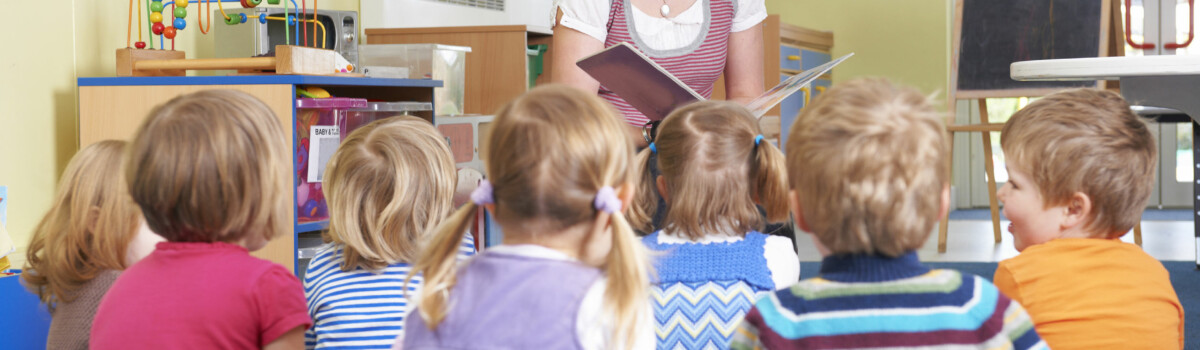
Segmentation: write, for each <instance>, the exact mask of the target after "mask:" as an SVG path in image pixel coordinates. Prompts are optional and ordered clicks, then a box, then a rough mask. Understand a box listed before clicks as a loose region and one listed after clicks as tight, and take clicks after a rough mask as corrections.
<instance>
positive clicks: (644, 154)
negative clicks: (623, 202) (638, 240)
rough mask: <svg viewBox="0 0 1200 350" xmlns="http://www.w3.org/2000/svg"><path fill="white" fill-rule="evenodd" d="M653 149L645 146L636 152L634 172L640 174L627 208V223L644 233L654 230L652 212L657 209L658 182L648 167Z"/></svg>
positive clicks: (649, 166)
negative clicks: (631, 201) (630, 202)
mask: <svg viewBox="0 0 1200 350" xmlns="http://www.w3.org/2000/svg"><path fill="white" fill-rule="evenodd" d="M652 152H654V151H653V149H652V148H649V147H647V148H646V149H643V150H642V151H641V152H638V154H637V158H635V159H634V164H635V165H636V169H634V174H641V175H640V176H639V177H638V179H637V191H636V192H637V194H636V195H635V196H634V198H633V204H632V206H631V207H632V208H629V223H628V224H629V225H630V226H632V227H633V228H634V229H637V230H640V231H642V232H645V233H651V232H653V231H654V214H655V212H656V211H657V210H658V184H657V179H655V176H654V174H651V173H650V168H651V167H653V165H654V164H651V163H650V162H651V161H653V160H654V159H655V157H652V154H651V153H652Z"/></svg>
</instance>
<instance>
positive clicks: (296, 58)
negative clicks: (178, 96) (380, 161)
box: [117, 0, 353, 77]
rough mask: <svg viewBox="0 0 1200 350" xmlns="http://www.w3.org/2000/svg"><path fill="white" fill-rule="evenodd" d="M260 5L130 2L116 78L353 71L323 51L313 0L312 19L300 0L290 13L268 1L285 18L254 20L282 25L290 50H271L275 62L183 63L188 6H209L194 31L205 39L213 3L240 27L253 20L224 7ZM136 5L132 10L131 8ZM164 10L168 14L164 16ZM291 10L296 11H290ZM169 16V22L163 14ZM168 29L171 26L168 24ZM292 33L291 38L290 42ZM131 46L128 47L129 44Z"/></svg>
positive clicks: (245, 1)
mask: <svg viewBox="0 0 1200 350" xmlns="http://www.w3.org/2000/svg"><path fill="white" fill-rule="evenodd" d="M262 1H263V0H190V1H189V0H174V1H172V0H167V1H163V0H129V23H128V25H127V28H126V37H125V45H126V47H125V48H123V49H117V76H123V77H128V76H134V77H140V76H182V75H184V74H185V71H187V70H237V71H238V72H239V73H264V72H265V73H275V74H309V75H330V74H336V73H345V72H348V71H349V70H351V69H353V67H349V66H345V65H339V63H340V62H341V61H344V59H342V60H339V58H340V57H339V55H338V54H337V52H334V51H332V50H325V49H324V47H325V44H326V43H325V39H324V38H325V25H324V24H322V23H321V22H320V21H318V20H316V18H317V8H316V7H317V0H313V9H312V11H313V13H312V16H311V17H308V16H306V13H307V10H308V9H307V7H308V4H307V0H301V2H300V5H299V6H297V4H296V0H290V3H291V5H292V6H291V8H290V9H289V6H288V3H289V1H285V0H267V3H269V4H272V5H275V4H279V3H281V2H282V3H283V8H284V14H286V16H284V17H279V16H267V15H266V14H265V13H264V14H260V15H259V16H257V18H254V19H253V20H256V21H258V22H259V23H260V24H266V23H267V21H286V23H287V25H286V26H284V27H285V29H284V37H285V39H286V42H287V43H291V44H292V45H279V46H277V47H276V48H275V56H274V57H245V58H205V59H187V58H186V56H185V55H184V52H183V51H176V50H175V37H176V36H177V35H179V31H182V30H185V29H187V28H188V27H189V26H188V23H187V16H188V4H196V7H200V6H201V5H202V4H203V5H207V6H208V8H207V9H206V10H202V11H201V14H200V15H198V16H196V26H195V28H198V29H199V30H200V33H201V34H208V31H209V30H210V29H211V28H212V21H213V18H212V17H213V16H212V13H213V12H212V3H214V2H215V3H217V9H218V11H219V12H220V13H221V16H222V17H224V18H223V19H222V20H223V21H224V22H225V24H226V25H243V24H246V23H247V22H248V21H250V20H251V18H249V17H247V16H246V15H245V14H233V15H228V14H225V7H224V5H222V3H225V2H238V3H240V4H241V6H242V7H244V8H253V7H257V6H258V5H260V4H262ZM143 2H144V3H145V14H146V18H145V20H144V21H143V18H142V13H143V12H142V5H143ZM135 4H136V6H135ZM168 6H169V7H170V8H169V11H168ZM134 7H136V8H137V9H136V13H137V23H138V24H137V28H138V29H137V33H138V41H137V42H132V41H133V34H132V33H133V21H134V19H133V18H134V13H135V9H134ZM291 11H295V12H291ZM164 13H166V14H170V16H171V18H170V19H169V20H168V18H167V17H166V15H165V14H164ZM206 13H207V14H208V19H207V20H205V19H204V18H203V17H204V14H206ZM143 23H146V24H147V25H148V26H149V28H148V33H149V36H150V40H148V41H143V36H142V33H143V32H142V24H143ZM309 23H312V24H313V25H312V26H311V27H312V37H313V39H314V40H313V43H312V44H313V46H316V44H317V43H316V38H317V37H318V36H317V30H318V29H320V30H321V35H320V36H319V37H320V38H322V39H321V43H320V47H321V48H313V47H307V46H308V45H309V42H308V38H309V30H308V28H309V25H308V24H309ZM167 24H170V25H167ZM293 32H295V39H294V40H293V36H292V34H293ZM155 36H157V37H158V38H157V39H158V48H157V49H156V48H155V47H154V39H155ZM168 40H169V41H170V45H171V49H170V50H168V49H166V44H167V41H168ZM130 44H132V46H131V45H130Z"/></svg>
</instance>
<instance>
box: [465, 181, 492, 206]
mask: <svg viewBox="0 0 1200 350" xmlns="http://www.w3.org/2000/svg"><path fill="white" fill-rule="evenodd" d="M471 202H474V203H475V205H484V204H492V203H496V200H495V199H493V198H492V183H491V182H490V181H488V180H486V179H484V180H479V187H477V188H475V190H474V191H471Z"/></svg>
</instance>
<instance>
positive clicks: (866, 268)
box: [731, 253, 1048, 349]
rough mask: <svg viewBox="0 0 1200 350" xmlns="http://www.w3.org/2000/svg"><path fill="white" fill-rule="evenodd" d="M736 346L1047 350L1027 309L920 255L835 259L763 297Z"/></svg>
mask: <svg viewBox="0 0 1200 350" xmlns="http://www.w3.org/2000/svg"><path fill="white" fill-rule="evenodd" d="M731 348H732V349H762V348H766V349H847V348H854V349H865V348H888V349H907V348H936V349H1048V347H1047V346H1046V343H1045V342H1043V341H1042V340H1041V339H1040V338H1039V337H1038V334H1037V332H1036V331H1035V330H1034V327H1033V321H1032V320H1031V319H1030V318H1029V315H1028V314H1026V313H1025V309H1023V308H1021V305H1020V304H1018V303H1017V302H1015V301H1012V300H1011V299H1009V298H1008V297H1005V296H1004V294H1001V293H1000V292H999V290H997V289H996V287H995V286H994V285H992V284H991V283H990V282H988V281H987V280H984V279H983V278H980V277H978V276H973V275H968V274H962V273H959V272H957V271H954V270H930V269H929V268H927V267H925V266H923V265H921V263H920V261H918V260H917V257H916V253H909V254H908V255H904V256H901V257H898V258H884V257H874V256H861V255H860V256H831V257H826V258H825V260H824V261H823V262H822V264H821V276H820V277H816V278H810V279H806V280H802V281H800V282H799V283H797V284H795V285H793V286H792V287H791V288H788V289H784V290H780V291H777V292H775V293H772V294H769V295H767V296H766V297H763V298H761V299H759V300H758V302H756V303H755V305H754V308H752V309H751V310H750V312H749V313H747V314H746V319H745V321H743V323H742V324H741V325H740V326H739V327H738V330H737V332H735V334H734V338H733V343H732V345H731Z"/></svg>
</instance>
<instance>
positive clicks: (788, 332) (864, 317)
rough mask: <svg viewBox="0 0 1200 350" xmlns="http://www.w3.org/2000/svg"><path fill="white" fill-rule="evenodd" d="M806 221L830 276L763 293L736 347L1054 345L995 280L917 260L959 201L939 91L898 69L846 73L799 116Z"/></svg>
mask: <svg viewBox="0 0 1200 350" xmlns="http://www.w3.org/2000/svg"><path fill="white" fill-rule="evenodd" d="M791 135H792V136H791V137H789V138H788V144H787V146H786V147H787V168H788V180H789V183H790V184H791V189H792V190H791V192H790V193H789V197H790V202H791V207H792V213H793V215H795V219H796V225H797V226H798V227H799V228H800V229H802V230H803V231H805V232H810V233H811V235H812V237H813V242H814V244H816V246H817V248H818V251H820V252H821V253H822V254H823V255H825V258H824V260H822V261H821V272H820V275H819V276H817V277H813V278H808V279H805V280H801V281H800V282H799V283H797V284H794V285H792V286H791V287H790V288H788V289H785V290H780V291H777V292H775V293H772V294H769V295H768V296H766V297H764V298H762V299H759V300H758V302H757V303H756V304H755V306H754V309H752V310H750V312H749V313H748V314H746V320H745V322H744V323H743V324H742V325H741V326H740V329H739V330H738V333H737V334H736V335H735V337H734V343H733V348H734V349H749V348H751V347H754V346H758V347H760V348H761V347H765V348H768V349H812V348H821V349H845V348H856V349H863V348H953V349H1013V348H1015V349H1030V348H1034V349H1044V348H1046V345H1045V343H1043V342H1042V341H1041V340H1040V339H1039V338H1038V335H1037V332H1035V331H1034V329H1033V323H1032V321H1030V319H1029V316H1028V315H1027V314H1025V311H1024V309H1022V308H1021V306H1020V305H1019V304H1017V303H1015V302H1013V301H1012V300H1010V299H1008V298H1006V297H1004V295H1002V294H1000V293H999V291H997V290H996V287H995V286H993V285H992V284H991V283H989V282H988V281H987V280H985V279H983V278H981V277H978V276H972V275H968V274H963V273H960V272H957V271H954V270H931V269H929V268H928V267H925V266H924V265H922V264H921V262H920V261H919V260H918V259H917V253H916V250H917V249H918V248H920V247H921V245H922V244H924V243H925V240H926V238H928V237H929V233H930V231H931V230H933V227H934V225H935V223H936V222H937V221H938V217H939V216H940V215H945V213H946V210H947V208H948V206H949V203H950V190H949V183H948V179H947V178H948V175H947V173H946V171H945V168H944V166H945V157H946V153H947V152H946V142H947V137H946V131H945V126H944V125H943V124H942V120H941V118H940V117H939V115H938V113H937V112H936V111H935V110H934V108H933V107H932V106H931V105H930V104H929V100H928V98H926V97H925V96H922V95H921V94H920V93H919V92H917V91H916V90H914V89H912V88H902V87H898V86H895V85H892V84H891V83H889V82H887V81H886V80H879V79H861V80H854V81H849V82H845V83H841V84H838V85H837V86H834V87H833V88H832V89H830V90H829V91H828V92H826V93H824V94H822V95H821V97H819V98H817V99H816V100H814V101H813V104H812V105H810V106H807V107H806V108H805V109H804V111H803V112H801V113H800V116H799V117H797V118H796V121H795V124H793V125H792V127H791Z"/></svg>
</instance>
